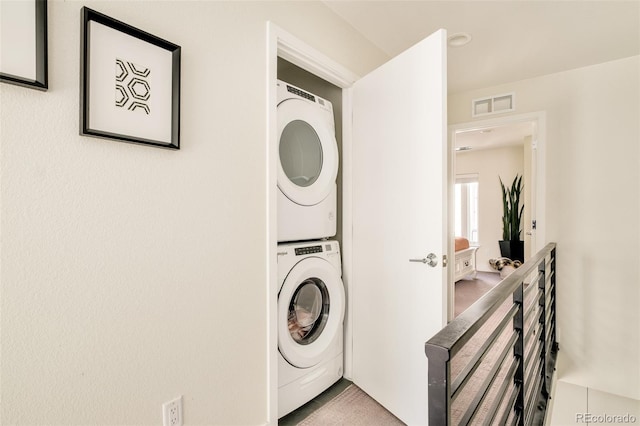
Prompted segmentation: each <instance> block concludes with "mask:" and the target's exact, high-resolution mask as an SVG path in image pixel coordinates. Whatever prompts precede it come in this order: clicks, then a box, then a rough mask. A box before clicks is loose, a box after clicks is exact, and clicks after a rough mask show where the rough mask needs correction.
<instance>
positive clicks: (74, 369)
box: [0, 1, 385, 425]
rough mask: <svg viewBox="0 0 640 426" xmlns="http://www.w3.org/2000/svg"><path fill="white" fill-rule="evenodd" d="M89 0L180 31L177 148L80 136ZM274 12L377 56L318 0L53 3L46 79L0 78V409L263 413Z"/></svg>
mask: <svg viewBox="0 0 640 426" xmlns="http://www.w3.org/2000/svg"><path fill="white" fill-rule="evenodd" d="M83 4H86V5H88V6H90V7H92V8H94V9H96V10H98V11H100V12H103V13H106V14H107V15H110V16H112V17H114V18H117V19H119V20H122V21H124V22H126V23H129V24H131V25H134V26H136V27H139V28H141V29H143V30H145V31H148V32H150V33H152V34H155V35H158V36H160V37H162V38H165V39H167V40H170V41H172V42H175V43H176V44H179V45H181V46H182V102H181V114H182V120H181V125H182V126H181V130H182V131H181V133H182V138H181V147H182V148H181V150H180V151H177V152H175V151H167V150H161V149H157V148H151V147H145V146H137V145H131V144H125V143H120V142H115V141H108V140H101V139H95V138H88V137H80V136H78V99H79V89H78V87H79V80H80V78H79V71H78V70H79V46H80V39H79V30H80V8H81V7H82V5H83ZM267 20H272V21H274V22H275V23H276V24H278V25H279V26H281V27H282V28H284V29H285V30H287V31H289V32H291V33H293V34H295V35H296V36H298V37H299V38H300V39H302V40H304V41H305V42H307V43H308V44H310V45H312V46H314V47H315V48H316V49H318V50H320V51H322V52H324V53H325V54H326V55H328V56H330V57H332V58H333V59H334V60H336V61H338V62H340V63H342V64H344V65H345V66H347V67H348V68H350V69H351V70H352V71H353V72H356V73H361V74H363V73H365V72H366V71H368V70H370V69H372V68H374V67H375V66H376V65H378V64H379V63H380V62H382V61H383V60H384V58H385V55H384V54H383V53H382V52H380V51H379V50H377V49H375V48H373V47H372V46H371V45H370V44H369V43H368V42H366V41H365V40H364V39H363V38H362V37H361V36H359V35H358V34H357V33H355V31H354V30H353V29H352V28H351V27H348V26H347V25H345V24H344V22H343V21H342V20H340V19H339V18H337V17H336V16H335V15H333V14H332V13H331V12H330V11H329V10H328V9H327V8H326V7H325V6H324V5H322V4H321V3H319V2H187V1H173V2H106V1H105V2H91V3H89V2H80V1H77V2H62V1H50V2H49V66H50V69H49V78H50V84H49V85H50V89H49V91H48V92H46V93H43V92H38V91H35V90H29V89H25V88H21V87H16V86H10V85H6V84H2V85H0V95H1V100H0V106H1V108H2V109H1V116H0V124H1V133H0V135H1V146H0V154H1V160H0V161H1V163H0V165H1V168H0V173H1V175H0V177H1V196H2V199H1V203H2V204H1V210H0V213H1V218H0V226H1V231H2V232H1V237H0V243H1V246H0V247H1V258H0V259H1V262H2V263H1V265H2V269H1V286H2V287H1V294H2V299H1V301H0V308H1V309H0V312H1V313H2V318H1V323H0V326H1V329H2V341H1V348H0V349H1V357H2V365H1V369H0V382H1V388H0V390H1V397H2V406H1V408H0V423H2V424H83V425H89V424H137V425H142V424H156V425H157V424H161V422H162V420H161V418H162V417H161V404H162V403H163V402H164V401H167V400H169V399H171V398H173V397H175V396H177V395H180V394H182V395H184V418H185V422H186V423H188V424H218V425H220V424H225V425H234V424H236V425H251V424H254V425H255V424H263V423H265V422H266V421H267V416H268V414H267V402H268V401H267V395H266V393H267V386H268V384H267V341H266V324H265V319H266V315H267V314H266V306H267V304H266V300H267V294H266V289H267V282H266V279H267V273H266V271H267V269H266V268H267V266H266V251H265V250H266V241H267V240H266V232H267V231H266V210H265V208H266V200H267V194H266V192H265V191H266V189H265V184H264V182H265V179H266V152H267V141H266V109H265V107H266V93H267V89H266V86H265V85H266V66H267V50H266V49H267V40H266V22H267ZM329 29H331V31H329ZM354 52H357V53H358V54H357V55H355V54H353V53H354Z"/></svg>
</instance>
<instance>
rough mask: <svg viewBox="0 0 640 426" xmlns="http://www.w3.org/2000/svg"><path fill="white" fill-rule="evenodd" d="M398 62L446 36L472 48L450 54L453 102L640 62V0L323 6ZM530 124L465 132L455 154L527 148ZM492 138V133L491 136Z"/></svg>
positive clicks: (452, 1)
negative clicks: (503, 87) (456, 96)
mask: <svg viewBox="0 0 640 426" xmlns="http://www.w3.org/2000/svg"><path fill="white" fill-rule="evenodd" d="M324 3H325V4H326V5H327V6H328V7H329V8H330V9H331V10H333V11H334V12H335V13H336V14H337V15H339V16H340V17H342V18H343V19H344V20H345V21H347V22H348V23H349V24H350V25H351V26H352V27H353V28H355V29H356V30H357V31H358V32H360V33H361V34H362V35H363V36H364V37H365V38H367V39H368V40H369V41H371V42H372V43H373V44H374V45H376V46H378V47H379V48H380V49H381V50H382V51H384V52H385V53H387V54H388V55H389V57H394V56H396V55H398V54H399V53H401V52H402V51H404V50H406V49H407V48H409V47H411V46H412V45H413V44H415V43H417V42H418V41H420V40H422V39H423V38H425V37H427V36H428V35H429V34H431V33H433V32H434V31H436V30H438V29H440V28H444V29H446V30H447V33H448V35H452V34H456V33H459V32H466V33H468V34H470V35H471V37H472V40H471V42H470V43H468V44H467V45H465V46H462V47H449V49H448V51H447V58H448V64H447V80H448V81H447V84H448V92H449V94H452V93H458V92H464V91H468V90H475V89H481V88H485V87H490V86H495V85H499V84H504V83H509V82H514V81H520V80H525V79H529V78H534V77H538V76H541V75H546V74H552V73H556V72H561V71H566V70H570V69H574V68H580V67H584V66H588V65H593V64H598V63H602V62H607V61H612V60H615V59H620V58H626V57H629V56H635V55H639V54H640V0H632V1H618V0H605V1H587V0H579V1H569V0H555V1H541V0H502V1H479V0H477V1H457V0H449V1H424V0H413V1H399V0H388V1H344V0H343V1H324ZM531 128H532V127H531V124H530V123H524V124H519V125H513V126H508V127H504V126H503V127H500V128H494V129H492V131H491V132H489V133H487V132H485V133H480V130H478V129H475V130H473V131H468V132H463V133H460V134H458V135H457V136H456V146H457V147H460V146H472V147H473V149H487V148H492V147H496V146H503V145H511V144H515V143H522V140H523V138H524V137H525V136H527V135H530V134H531ZM485 130H486V129H485Z"/></svg>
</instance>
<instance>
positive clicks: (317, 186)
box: [277, 81, 339, 242]
mask: <svg viewBox="0 0 640 426" xmlns="http://www.w3.org/2000/svg"><path fill="white" fill-rule="evenodd" d="M277 92H278V141H279V142H278V151H279V156H278V157H279V161H278V242H283V241H302V240H314V239H320V238H327V237H332V236H334V235H336V209H337V195H336V194H337V192H336V177H337V175H338V164H339V163H338V161H339V160H338V145H337V143H336V137H335V124H334V119H333V106H332V105H331V102H329V101H327V100H326V99H323V98H320V97H318V96H316V95H313V94H311V93H309V92H306V91H304V90H302V89H299V88H297V87H295V86H292V85H291V84H288V83H285V82H283V81H278V90H277Z"/></svg>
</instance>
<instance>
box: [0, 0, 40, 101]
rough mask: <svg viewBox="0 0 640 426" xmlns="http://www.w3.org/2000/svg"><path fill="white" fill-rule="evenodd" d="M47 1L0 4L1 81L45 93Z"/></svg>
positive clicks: (24, 0) (31, 0)
mask: <svg viewBox="0 0 640 426" xmlns="http://www.w3.org/2000/svg"><path fill="white" fill-rule="evenodd" d="M47 72H48V71H47V0H23V1H0V81H2V82H5V83H11V84H17V85H19V86H24V87H30V88H33V89H38V90H47V88H48V78H47V77H48V75H47Z"/></svg>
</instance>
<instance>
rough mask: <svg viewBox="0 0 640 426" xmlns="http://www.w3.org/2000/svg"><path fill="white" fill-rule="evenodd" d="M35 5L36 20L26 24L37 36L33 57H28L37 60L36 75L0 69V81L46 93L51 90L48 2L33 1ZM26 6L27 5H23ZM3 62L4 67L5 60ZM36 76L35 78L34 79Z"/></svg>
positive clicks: (43, 0)
mask: <svg viewBox="0 0 640 426" xmlns="http://www.w3.org/2000/svg"><path fill="white" fill-rule="evenodd" d="M33 3H34V5H35V19H34V21H33V22H27V23H25V25H26V26H27V30H29V27H31V30H32V31H34V34H35V45H34V46H33V52H32V55H27V56H30V57H31V58H32V59H33V58H35V60H34V62H35V64H34V68H35V69H34V70H33V71H34V75H33V76H32V75H29V76H25V75H18V74H14V73H12V72H9V70H7V69H6V68H5V69H0V81H1V82H4V83H9V84H15V85H18V86H23V87H28V88H31V89H37V90H42V91H46V90H47V89H48V88H49V71H48V68H49V67H48V38H47V37H48V28H47V27H48V24H47V0H33ZM14 4H17V3H14ZM24 4H25V3H23V5H24ZM0 6H1V5H0ZM3 13H6V11H3ZM11 19H12V20H13V19H14V18H13V17H11ZM21 28H24V25H21ZM20 37H21V35H19V34H16V38H20ZM22 48H24V47H20V49H22ZM14 60H18V59H15V58H11V59H9V60H8V61H9V62H13V61H14ZM2 62H3V65H4V63H5V59H4V58H3V61H2ZM34 76H35V78H33V77H34Z"/></svg>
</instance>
